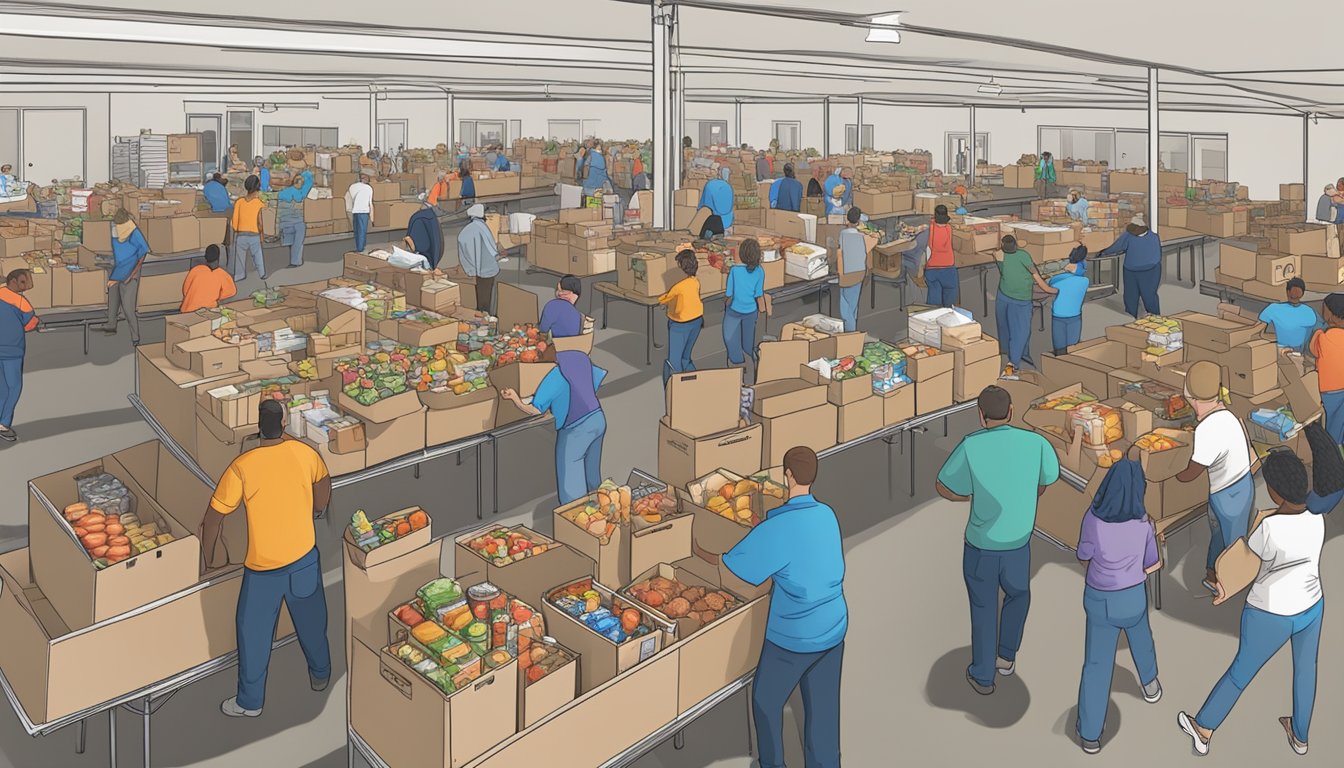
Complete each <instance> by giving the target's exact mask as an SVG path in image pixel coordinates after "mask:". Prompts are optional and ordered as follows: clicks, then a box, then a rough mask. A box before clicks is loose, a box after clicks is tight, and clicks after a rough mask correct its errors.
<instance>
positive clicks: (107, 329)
mask: <svg viewBox="0 0 1344 768" xmlns="http://www.w3.org/2000/svg"><path fill="white" fill-rule="evenodd" d="M98 330H100V331H102V332H103V333H105V334H107V335H108V336H116V335H117V326H115V325H104V326H100V327H99V328H98Z"/></svg>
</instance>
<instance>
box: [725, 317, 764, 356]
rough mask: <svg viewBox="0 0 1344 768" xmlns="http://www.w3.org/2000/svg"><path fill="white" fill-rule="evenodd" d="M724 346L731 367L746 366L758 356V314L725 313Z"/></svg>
mask: <svg viewBox="0 0 1344 768" xmlns="http://www.w3.org/2000/svg"><path fill="white" fill-rule="evenodd" d="M723 346H724V349H725V350H726V351H727V352H728V364H729V365H745V364H746V362H747V358H755V356H756V313H755V312H747V313H742V312H735V311H733V310H732V309H725V310H724V311H723Z"/></svg>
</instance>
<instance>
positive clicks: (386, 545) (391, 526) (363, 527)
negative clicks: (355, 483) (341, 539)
mask: <svg viewBox="0 0 1344 768" xmlns="http://www.w3.org/2000/svg"><path fill="white" fill-rule="evenodd" d="M429 526H430V519H429V514H428V513H426V512H425V511H424V510H423V509H421V508H420V507H408V508H406V509H402V510H399V511H397V512H393V513H392V514H390V515H386V516H384V517H380V518H378V519H377V520H373V521H370V520H369V517H368V514H367V513H366V512H365V511H364V510H362V509H360V510H356V511H355V514H353V515H351V517H350V524H349V525H347V526H346V527H345V542H346V544H348V545H350V549H349V552H350V557H351V559H352V560H354V561H355V564H356V565H358V566H359V567H360V568H368V567H369V566H371V565H377V564H379V563H385V562H387V561H388V560H392V559H393V558H397V557H400V556H402V555H404V554H406V553H407V552H410V551H412V550H416V549H419V548H420V547H423V546H424V545H426V544H428V543H429V540H430V539H429Z"/></svg>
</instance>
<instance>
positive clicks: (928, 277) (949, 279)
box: [924, 267, 961, 307]
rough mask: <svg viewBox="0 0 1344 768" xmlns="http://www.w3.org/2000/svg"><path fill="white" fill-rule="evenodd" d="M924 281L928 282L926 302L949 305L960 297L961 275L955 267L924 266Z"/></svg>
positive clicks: (935, 304)
mask: <svg viewBox="0 0 1344 768" xmlns="http://www.w3.org/2000/svg"><path fill="white" fill-rule="evenodd" d="M924 282H926V283H928V284H929V300H928V304H929V305H931V306H934V307H950V306H952V305H954V304H956V303H957V302H958V301H959V300H960V299H961V277H960V276H959V275H958V274H957V268H956V267H939V268H937V269H929V268H928V267H925V268H924Z"/></svg>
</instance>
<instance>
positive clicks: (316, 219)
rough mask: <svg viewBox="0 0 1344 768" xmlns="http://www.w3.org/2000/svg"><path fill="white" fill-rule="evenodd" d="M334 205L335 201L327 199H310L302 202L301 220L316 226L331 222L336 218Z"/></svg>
mask: <svg viewBox="0 0 1344 768" xmlns="http://www.w3.org/2000/svg"><path fill="white" fill-rule="evenodd" d="M336 205H337V201H336V200H334V199H333V198H329V197H327V198H319V199H316V200H315V199H312V198H309V199H307V200H304V201H303V220H304V222H305V223H307V224H318V223H321V222H326V221H331V220H333V219H335V218H337V216H336ZM341 213H342V214H344V213H345V211H344V210H342V211H341Z"/></svg>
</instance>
